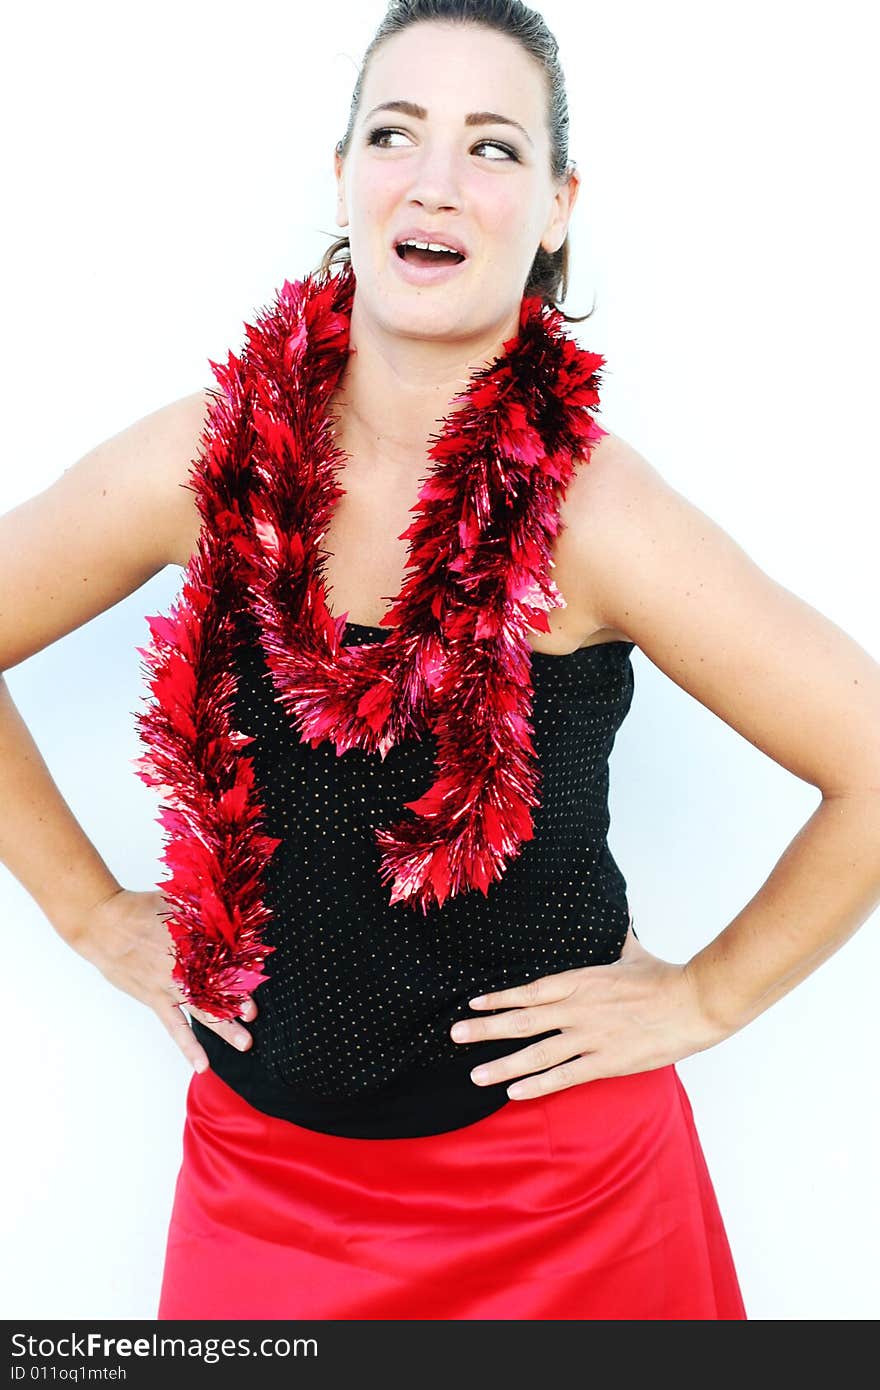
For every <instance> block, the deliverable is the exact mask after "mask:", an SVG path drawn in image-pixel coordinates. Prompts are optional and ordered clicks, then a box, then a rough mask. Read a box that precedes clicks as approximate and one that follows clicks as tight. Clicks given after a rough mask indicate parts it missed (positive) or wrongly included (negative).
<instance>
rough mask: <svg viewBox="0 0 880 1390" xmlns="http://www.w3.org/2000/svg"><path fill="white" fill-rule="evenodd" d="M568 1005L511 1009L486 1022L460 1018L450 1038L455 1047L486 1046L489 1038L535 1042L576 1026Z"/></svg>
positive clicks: (484, 1019)
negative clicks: (536, 1038)
mask: <svg viewBox="0 0 880 1390" xmlns="http://www.w3.org/2000/svg"><path fill="white" fill-rule="evenodd" d="M573 1021H574V1020H573V1019H572V1018H571V1017H570V1012H569V1010H568V1009H567V1008H566V1006H565V1005H564V1004H561V1005H556V1007H554V1006H553V1005H552V1004H542V1005H541V1006H540V1008H535V1009H526V1008H522V1009H508V1010H507V1011H506V1012H505V1013H502V1014H488V1015H487V1016H486V1017H485V1018H460V1019H459V1020H458V1021H457V1022H456V1023H453V1025H452V1027H451V1028H450V1030H449V1036H450V1037H451V1038H452V1041H453V1042H455V1043H465V1042H483V1041H484V1040H485V1039H486V1038H533V1037H534V1036H535V1034H536V1033H546V1032H547V1031H548V1030H549V1029H550V1028H564V1027H568V1026H570V1025H571V1024H572V1023H573Z"/></svg>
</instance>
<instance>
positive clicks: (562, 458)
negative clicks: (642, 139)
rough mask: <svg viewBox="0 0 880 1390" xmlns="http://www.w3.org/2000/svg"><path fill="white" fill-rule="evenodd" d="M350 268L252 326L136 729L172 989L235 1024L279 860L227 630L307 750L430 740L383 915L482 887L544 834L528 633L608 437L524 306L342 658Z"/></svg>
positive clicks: (157, 632)
mask: <svg viewBox="0 0 880 1390" xmlns="http://www.w3.org/2000/svg"><path fill="white" fill-rule="evenodd" d="M355 288H356V280H355V276H354V272H353V270H352V268H351V266H348V265H347V266H345V267H344V268H343V270H342V272H341V273H339V274H337V275H336V276H333V275H330V274H329V273H324V274H321V275H313V276H309V277H307V278H306V279H305V280H302V281H297V282H295V283H293V284H291V283H290V282H288V281H285V283H284V285H283V287H282V289H281V290H280V292H279V293H278V295H277V298H276V302H275V304H274V305H273V306H272V307H271V308H270V309H268V310H263V311H262V312H261V313H260V314H258V315H257V321H256V324H255V325H250V324H248V325H245V328H246V334H247V343H246V346H245V349H244V351H243V353H242V355H241V357H240V358H236V357H235V356H234V355H233V354H232V353H230V354H229V362H228V365H227V366H226V367H222V366H219V365H218V364H216V363H213V362H212V363H211V366H212V368H213V370H214V374H215V376H216V378H217V380H218V383H219V385H220V388H221V391H220V393H216V392H212V395H213V396H214V398H215V400H214V404H213V405H212V408H211V411H210V413H209V419H208V422H207V424H206V427H205V431H204V434H203V437H202V441H201V450H200V454H199V457H198V458H197V459H196V461H195V463H194V468H193V473H192V482H193V487H194V491H195V493H196V497H197V501H198V506H199V512H200V515H201V517H202V521H203V525H202V529H201V534H200V537H199V543H198V547H197V550H196V552H195V553H194V555H193V557H192V559H191V561H190V563H189V565H188V566H187V570H186V573H185V577H184V585H183V590H182V593H181V597H180V599H179V600H178V602H177V604H176V605H174V606H173V608H172V613H171V616H170V617H169V618H164V617H161V616H156V617H152V618H150V619H148V621H149V624H150V628H151V632H152V636H153V641H152V644H151V646H150V647H149V648H146V649H141V648H139V649H138V650H139V651H140V652H141V654H142V655H143V656H144V658H145V661H146V663H147V666H146V673H147V676H148V679H149V683H150V688H151V689H152V691H153V694H154V696H155V699H154V701H153V702H152V704H151V705H150V706H149V707H148V709H147V710H146V711H145V712H142V713H138V714H137V715H136V716H135V717H136V719H137V721H138V724H139V727H140V731H141V737H142V740H143V742H144V744H145V746H146V748H147V750H148V751H147V752H146V754H145V755H144V756H143V757H142V758H140V759H139V760H137V767H138V775H139V776H140V777H141V778H142V780H143V781H145V782H146V783H147V784H148V785H151V786H161V787H162V788H163V790H164V791H165V793H166V795H167V796H168V798H169V800H170V803H171V804H170V806H165V807H163V811H162V814H161V821H162V824H163V825H164V826H165V828H166V830H168V832H169V834H170V836H171V840H170V843H169V844H168V845H167V847H166V849H165V853H164V859H165V862H166V864H168V866H169V867H170V868H171V869H172V877H171V878H170V879H169V880H167V881H166V882H165V883H163V884H162V885H161V887H162V890H163V892H164V895H165V897H166V898H167V899H168V901H169V902H170V903H171V904H172V905H173V912H172V914H171V915H170V917H169V927H170V930H171V933H172V937H173V940H174V944H175V955H176V965H175V977H176V979H178V980H179V981H180V983H181V986H182V988H183V992H184V994H185V997H186V998H187V1000H188V1002H190V1003H192V1004H193V1005H194V1006H196V1007H199V1008H202V1009H206V1010H207V1011H209V1012H211V1013H213V1014H215V1015H216V1016H218V1017H221V1018H231V1017H234V1016H235V1014H236V1013H237V1012H238V1009H239V1006H240V1004H241V1001H242V999H243V997H244V995H245V994H246V993H248V992H250V991H251V990H252V989H253V988H254V987H255V986H256V985H257V984H259V983H261V982H262V981H263V980H265V979H266V978H267V976H266V975H265V974H264V973H262V972H261V970H260V969H259V967H260V966H261V965H262V963H263V960H264V958H265V956H266V955H267V954H268V953H269V952H270V951H271V950H273V949H274V948H273V947H269V946H264V945H261V939H260V938H261V928H262V927H263V925H264V924H265V922H266V920H267V919H268V918H269V917H270V916H271V913H270V911H269V909H268V908H267V907H266V906H265V904H264V903H263V901H262V896H261V874H262V870H263V868H264V866H265V863H266V862H267V860H268V858H269V857H270V856H271V854H272V853H273V852H274V849H275V848H276V847H277V845H278V844H279V841H278V840H274V839H272V838H271V837H269V836H266V835H263V834H261V833H260V831H259V826H260V823H261V815H262V809H263V808H262V806H261V804H260V802H259V800H258V795H257V788H256V786H255V781H254V773H253V760H252V759H251V758H249V757H247V756H246V755H244V754H243V753H242V749H243V748H244V747H245V746H246V745H247V744H248V743H250V742H251V739H250V738H248V737H246V736H244V735H242V734H240V733H238V732H237V731H236V730H235V729H234V728H232V726H231V722H230V709H231V703H232V700H233V698H234V695H235V676H234V674H233V658H234V652H235V643H236V641H237V640H238V638H237V633H238V624H237V622H236V618H237V616H238V615H239V614H240V613H243V612H244V611H245V610H246V611H247V612H248V613H249V614H250V615H251V616H252V617H253V619H254V620H255V622H256V627H257V631H258V633H259V640H260V642H261V645H262V647H263V651H264V653H265V657H266V663H267V666H268V668H269V670H270V672H271V677H272V681H273V684H274V686H275V690H276V699H277V700H278V701H279V703H280V704H281V705H282V707H283V708H284V709H285V710H286V712H287V713H288V714H289V715H290V717H291V720H292V722H293V723H294V725H295V726H296V728H297V729H298V731H299V733H300V736H301V738H302V740H303V741H308V742H309V743H310V745H311V746H312V747H317V746H318V744H320V743H321V742H323V741H324V740H327V739H329V740H331V741H332V742H333V743H334V745H335V747H336V752H337V754H339V755H341V754H342V753H344V752H345V751H346V750H347V749H349V748H360V749H363V750H365V751H367V752H373V753H378V754H379V755H380V757H382V758H384V757H385V754H386V753H387V752H388V750H389V749H390V748H391V747H393V746H394V744H395V743H397V742H399V741H400V740H402V739H405V738H407V737H413V736H418V734H420V733H422V732H424V731H425V730H427V729H430V730H431V731H432V733H433V734H434V736H435V739H436V748H437V754H436V777H435V781H434V783H433V785H432V786H431V787H430V788H429V789H428V790H427V791H426V792H425V793H424V795H422V796H421V797H419V798H418V799H417V800H416V801H410V802H406V803H405V809H406V810H408V811H409V812H411V813H412V814H411V815H410V816H409V817H406V818H403V819H401V820H400V821H399V822H398V823H397V824H396V825H393V826H389V827H381V828H377V829H376V831H375V832H374V833H375V838H376V842H377V845H378V847H379V849H380V850H381V857H380V863H379V873H380V876H381V878H382V881H383V882H384V883H386V884H388V883H390V884H391V885H392V891H391V896H390V904H392V905H393V904H395V903H397V902H401V903H404V904H407V905H409V906H413V907H421V909H422V911H423V913H427V910H428V907H429V906H431V905H432V904H436V905H437V906H442V904H443V903H444V902H445V901H446V899H447V898H448V897H449V896H452V895H454V894H457V893H461V892H466V891H468V890H471V889H474V888H479V889H480V890H481V891H482V892H483V893H484V894H485V893H486V892H487V890H488V888H489V885H490V884H491V883H492V882H493V881H494V880H495V879H498V878H499V877H500V876H501V875H502V873H503V872H504V869H505V867H506V863H507V861H508V860H509V859H510V858H511V857H513V856H514V855H516V854H518V853H519V852H520V847H521V845H522V843H523V842H524V841H526V840H529V839H531V837H532V833H533V829H532V815H531V808H534V807H536V806H537V805H539V799H538V788H539V785H540V771H539V768H538V765H537V760H536V757H535V750H534V746H533V743H532V733H533V729H532V726H531V723H530V717H531V711H532V682H531V647H530V645H529V642H528V633H529V631H544V632H546V631H549V623H548V620H547V612H548V610H549V609H551V608H554V607H559V606H563V605H564V602H565V601H564V599H563V598H562V595H561V594H560V592H559V590H558V589H557V587H556V585H555V583H554V582H553V580H552V578H550V569H551V568H552V558H551V550H552V545H553V541H554V538H555V536H556V535H557V533H558V531H559V529H560V524H561V523H560V520H559V502H560V499H561V497H563V496H564V495H565V489H566V487H567V485H568V483H569V481H570V478H571V475H572V472H573V469H574V467H575V465H576V463H578V462H586V461H588V460H589V457H590V453H591V450H592V446H593V445H594V443H595V442H596V441H597V440H598V439H599V438H601V437H602V436H603V435H604V434H605V433H606V431H605V430H603V429H602V428H601V427H600V426H599V425H598V424H597V423H596V421H595V420H594V419H593V412H594V411H595V410H596V409H597V407H598V404H599V395H598V386H599V369H600V367H601V365H602V364H603V363H604V360H605V359H604V358H603V357H601V356H600V355H599V354H597V353H591V352H587V351H585V350H583V349H581V348H579V347H578V346H577V344H576V343H575V342H574V341H573V340H572V339H571V338H569V337H568V336H566V334H565V331H564V322H565V321H564V320H563V319H562V316H561V314H560V313H559V312H558V311H557V310H554V309H552V308H551V307H550V306H548V305H545V304H544V303H543V301H542V300H541V299H540V298H538V297H524V298H523V300H522V304H521V310H520V320H519V332H518V334H517V336H515V337H514V338H512V339H510V340H509V341H508V342H506V343H505V344H504V346H503V350H502V353H501V354H500V356H499V357H498V358H496V359H495V361H494V362H493V363H492V364H491V365H490V366H487V367H484V368H481V369H480V370H478V371H476V372H475V373H474V374H473V375H472V377H471V378H470V380H469V382H468V385H467V387H466V388H465V390H464V391H463V392H462V393H461V394H460V395H459V396H457V397H456V398H455V401H454V404H455V405H456V407H457V408H456V409H455V410H453V411H451V413H450V414H449V415H448V416H447V417H446V418H445V419H444V421H443V426H442V429H441V431H440V433H439V434H437V435H435V436H432V442H431V447H430V449H429V457H430V459H431V460H432V466H431V468H430V470H429V472H428V474H427V477H426V479H425V481H424V483H423V485H422V487H421V489H420V492H419V497H418V501H417V503H416V505H415V506H414V508H413V521H412V524H411V525H410V526H409V527H408V529H407V530H406V531H405V532H404V533H403V536H402V537H401V539H408V540H409V542H410V544H409V551H408V565H407V571H406V578H405V579H404V582H403V585H402V588H401V591H400V594H399V595H398V597H397V598H396V599H395V600H394V602H393V603H392V605H391V607H390V609H389V611H388V612H387V613H386V615H385V617H384V619H383V626H386V627H388V628H389V629H390V631H389V632H388V633H387V634H386V636H385V639H384V640H383V641H380V642H370V643H364V644H359V645H356V646H343V645H342V637H343V634H344V631H345V625H346V618H347V616H348V615H347V614H341V615H340V616H339V617H338V618H334V617H333V616H332V615H331V613H330V611H329V609H328V607H327V593H326V587H325V582H324V577H323V570H324V553H323V552H322V551H321V549H320V542H321V540H322V539H323V536H324V535H325V533H326V530H327V527H328V524H329V522H330V520H331V518H332V514H333V508H334V506H335V504H336V502H337V500H338V498H339V497H340V496H341V495H342V492H343V489H342V488H341V487H340V485H339V483H338V482H337V481H336V473H337V471H338V469H339V468H340V467H341V466H342V465H343V464H344V462H345V458H346V455H345V454H344V452H343V451H342V450H340V449H338V448H336V447H335V445H334V443H333V429H332V426H333V418H332V415H331V412H330V408H329V402H330V399H331V397H332V395H333V392H334V391H335V390H336V387H337V386H338V385H339V383H340V381H341V379H342V375H343V372H344V370H345V366H346V363H347V359H348V345H349V330H350V323H351V309H352V302H353V296H354V292H355Z"/></svg>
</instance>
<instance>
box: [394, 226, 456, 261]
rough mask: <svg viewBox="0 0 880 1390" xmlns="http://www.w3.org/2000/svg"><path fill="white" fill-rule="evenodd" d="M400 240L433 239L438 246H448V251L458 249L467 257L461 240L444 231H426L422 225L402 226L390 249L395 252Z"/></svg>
mask: <svg viewBox="0 0 880 1390" xmlns="http://www.w3.org/2000/svg"><path fill="white" fill-rule="evenodd" d="M402 241H434V242H436V243H437V245H438V246H448V247H449V249H450V251H458V252H460V254H461V255H462V256H464V257H465V259H467V255H468V249H467V247H466V246H465V244H464V242H463V241H459V239H458V237H457V236H453V235H452V233H451V232H450V233H446V232H428V231H425V228H424V227H404V229H403V231H402V232H398V233H397V236H396V237H395V238H394V241H393V242H392V244H391V249H392V250H393V251H395V252H396V250H397V247H398V246H399V245H400V243H401V242H402Z"/></svg>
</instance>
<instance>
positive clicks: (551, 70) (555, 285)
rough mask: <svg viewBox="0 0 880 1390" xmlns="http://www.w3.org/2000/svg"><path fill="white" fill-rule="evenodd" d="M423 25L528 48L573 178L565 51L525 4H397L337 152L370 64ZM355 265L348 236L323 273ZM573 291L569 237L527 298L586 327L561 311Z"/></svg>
mask: <svg viewBox="0 0 880 1390" xmlns="http://www.w3.org/2000/svg"><path fill="white" fill-rule="evenodd" d="M421 20H442V21H446V22H448V23H453V24H480V25H483V26H484V28H487V29H495V30H497V31H498V32H499V33H502V34H509V35H510V37H511V38H513V39H516V40H517V41H518V42H519V43H521V44H522V46H523V48H524V49H525V51H526V52H527V53H528V54H529V55H530V56H531V57H532V58H534V59H535V61H536V62H537V63H539V64H540V66H541V68H542V69H543V71H544V74H545V77H546V81H547V91H548V100H547V119H548V125H549V130H550V148H551V172H552V175H553V177H554V178H555V179H564V178H567V177H568V175H569V173H570V171H571V168H572V167H573V166H572V165H570V164H569V159H568V100H567V97H566V94H565V78H564V76H563V72H562V67H561V65H560V63H559V58H558V52H559V45H558V44H557V42H556V39H555V38H554V37H553V35H552V34H551V32H550V30H549V29H548V28H547V25H546V24H545V23H544V20H543V18H542V17H541V15H539V14H538V13H537V12H536V11H535V10H530V9H529V8H528V6H527V5H524V4H522V3H521V0H391V3H390V4H389V6H388V9H387V11H386V13H385V17H384V19H383V20H382V22H381V24H380V25H379V27H378V29H377V30H376V32H375V34H374V35H373V38H372V40H371V42H370V44H369V47H368V48H367V51H366V53H365V54H364V59H363V63H362V65H361V69H360V73H359V75H358V80H357V82H356V84H355V89H354V94H353V96H352V100H351V110H350V112H349V117H348V129H347V130H346V132H345V135H344V137H343V138H342V140H340V141H339V143H338V144H337V146H336V149H337V151H338V153H339V154H340V155H341V156H343V157H344V156H345V155H346V154H347V153H348V150H349V147H350V145H351V138H352V128H353V126H354V123H355V120H356V119H357V113H358V107H359V105H360V99H361V90H362V88H363V82H364V74H365V73H366V70H367V64H368V63H369V60H370V58H371V56H372V55H373V53H375V51H376V49H377V48H378V47H379V45H380V44H381V43H382V41H383V39H387V38H388V37H389V36H390V35H392V34H399V33H401V31H402V30H404V29H408V28H410V26H411V25H413V24H418V23H419V21H421ZM350 260H351V247H350V243H349V239H348V237H346V236H343V237H337V239H336V240H335V241H334V242H333V244H332V246H328V248H327V250H326V251H325V252H324V255H323V257H322V258H321V263H320V265H319V267H318V272H326V271H329V269H330V267H331V265H333V264H334V262H341V263H343V264H344V263H346V262H350ZM567 291H568V235H566V238H565V241H564V242H563V243H562V245H561V246H560V248H559V250H558V251H553V252H550V251H545V250H544V247H543V246H539V247H538V250H537V253H536V255H535V259H534V261H533V262H532V268H531V270H530V271H529V275H528V279H527V281H526V286H525V292H524V293H525V295H527V296H531V295H539V296H540V297H541V298H542V299H543V301H544V303H545V304H549V305H552V307H553V308H555V309H558V310H559V313H560V314H562V317H563V318H564V319H565V320H566V322H568V323H583V322H584V320H585V319H588V318H589V317H590V314H592V313H593V310H594V309H595V307H596V305H595V299H594V302H593V309H591V310H590V313H589V314H582V315H581V316H580V317H576V316H574V315H571V314H566V313H564V312H563V310H562V309H561V308H560V307H559V301H561V300H564V299H565V296H566V293H567Z"/></svg>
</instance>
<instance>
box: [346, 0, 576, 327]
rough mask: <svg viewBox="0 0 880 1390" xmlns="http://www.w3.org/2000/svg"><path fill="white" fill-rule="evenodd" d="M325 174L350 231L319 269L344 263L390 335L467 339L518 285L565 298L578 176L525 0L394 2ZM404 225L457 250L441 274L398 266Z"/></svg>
mask: <svg viewBox="0 0 880 1390" xmlns="http://www.w3.org/2000/svg"><path fill="white" fill-rule="evenodd" d="M389 104H391V105H389ZM490 117H492V119H490ZM335 170H336V176H337V185H338V202H337V214H336V220H337V223H338V224H339V226H345V227H348V229H349V234H348V236H347V237H344V238H341V239H338V240H337V241H335V242H334V244H333V245H332V246H331V247H329V248H328V250H327V252H326V253H325V255H324V258H323V260H322V262H321V266H320V269H322V270H326V269H329V267H330V265H331V264H332V263H333V261H334V260H342V261H346V260H351V262H352V265H353V267H354V270H355V273H356V276H357V283H358V297H359V298H360V297H363V298H364V299H365V300H366V301H367V302H368V305H369V308H370V310H371V311H372V313H373V314H374V315H375V316H376V317H377V318H378V319H380V320H381V319H386V320H387V326H388V327H391V328H393V329H394V330H395V331H396V332H398V333H399V332H401V331H402V332H406V330H407V329H409V330H410V331H411V332H412V334H413V335H414V336H416V337H419V336H423V334H424V333H427V334H428V335H429V336H437V335H439V336H440V337H447V338H449V337H450V336H451V337H461V338H462V339H466V338H468V337H471V336H473V335H479V334H480V333H481V332H484V331H485V329H486V328H487V326H488V325H489V324H493V323H495V324H501V323H506V324H507V325H508V326H510V325H511V324H512V323H515V318H516V314H517V312H518V308H519V303H520V300H521V298H522V295H523V294H524V293H526V294H530V295H533V294H535V295H538V296H539V297H541V298H542V299H543V300H544V301H545V302H546V303H549V304H558V301H559V300H560V299H561V298H564V295H565V292H566V289H567V278H568V241H567V231H568V222H569V218H570V216H571V212H572V209H573V206H574V203H575V200H576V197H577V192H578V188H579V182H580V181H579V178H578V175H577V173H576V171H575V168H574V165H573V164H570V163H569V158H568V112H567V102H566V97H565V87H564V79H563V75H562V71H561V68H560V66H559V62H558V58H557V45H556V41H555V39H554V38H553V36H552V34H551V33H550V32H549V31H548V29H547V27H546V25H545V24H544V21H543V19H542V18H541V17H540V15H538V14H536V13H535V12H534V11H533V10H530V9H528V8H527V7H526V6H525V5H523V4H521V3H520V0H393V2H392V4H391V5H390V6H389V9H388V11H387V13H386V15H385V18H384V19H383V21H382V23H381V24H380V26H379V29H378V30H377V32H376V34H375V36H374V38H373V40H372V42H371V44H370V46H369V48H368V49H367V52H366V54H365V57H364V62H363V65H362V68H361V72H360V75H359V77H358V81H357V84H356V87H355V91H354V94H353V97H352V103H351V111H350V115H349V122H348V129H347V130H346V133H345V136H344V137H343V139H342V140H341V141H340V142H339V144H338V145H337V148H336V154H335ZM415 228H418V229H423V230H424V231H426V232H429V233H436V238H433V239H436V240H439V241H441V242H442V241H443V238H444V234H445V235H446V236H447V237H448V238H450V239H453V240H455V241H456V242H457V243H458V244H460V245H462V246H463V247H464V248H465V249H466V252H467V257H466V259H465V261H464V262H463V264H462V265H461V267H460V268H459V269H458V270H456V271H455V272H454V273H453V274H452V275H451V276H450V277H449V278H448V279H446V280H444V282H443V283H442V284H435V285H427V284H420V283H413V282H412V280H411V278H408V277H407V275H406V274H405V273H404V272H403V271H402V270H401V263H400V261H399V259H398V254H397V250H396V245H397V242H398V240H399V239H400V238H401V237H402V236H404V235H406V234H407V233H409V232H411V231H412V230H413V229H415ZM427 239H432V238H427ZM362 307H363V303H362ZM565 317H566V318H567V319H568V321H569V322H581V321H582V320H580V319H574V318H571V317H570V316H568V315H566V316H565ZM584 317H585V318H586V317H589V315H584Z"/></svg>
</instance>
